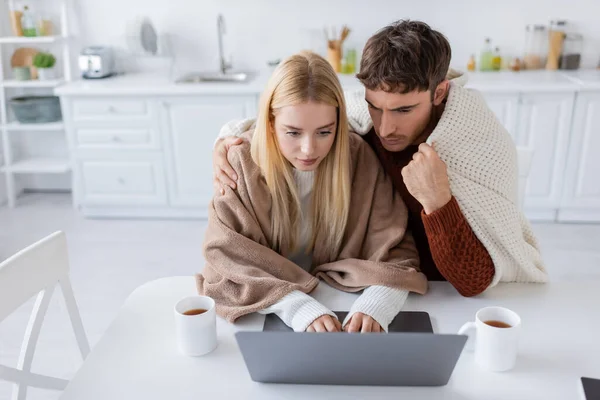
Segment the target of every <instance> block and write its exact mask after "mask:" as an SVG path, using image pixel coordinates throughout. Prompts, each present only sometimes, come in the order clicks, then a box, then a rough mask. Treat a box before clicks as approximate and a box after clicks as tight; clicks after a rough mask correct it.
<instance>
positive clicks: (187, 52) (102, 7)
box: [75, 0, 600, 69]
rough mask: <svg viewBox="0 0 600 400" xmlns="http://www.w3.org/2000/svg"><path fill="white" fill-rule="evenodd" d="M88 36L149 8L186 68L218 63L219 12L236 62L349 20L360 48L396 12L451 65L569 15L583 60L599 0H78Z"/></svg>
mask: <svg viewBox="0 0 600 400" xmlns="http://www.w3.org/2000/svg"><path fill="white" fill-rule="evenodd" d="M75 3H77V7H78V8H79V12H80V15H81V17H82V19H81V21H80V22H81V26H80V27H79V29H80V30H81V32H82V43H83V44H98V43H104V44H110V45H115V46H120V47H123V45H124V34H125V30H126V27H127V23H128V21H131V20H132V19H133V18H134V17H135V16H138V15H145V16H149V17H150V18H151V19H152V20H153V22H154V24H155V25H156V27H157V28H158V29H159V30H160V31H161V32H166V33H168V34H169V35H171V42H172V44H173V46H172V48H173V50H174V52H175V54H176V56H177V57H178V66H179V67H180V68H181V69H189V68H195V69H206V68H213V69H214V68H216V67H217V65H218V64H217V40H216V27H215V25H216V16H217V14H218V13H223V15H224V16H225V20H226V23H227V28H228V37H227V43H226V44H227V45H228V52H230V53H233V56H234V63H235V65H236V67H238V68H249V69H258V68H263V67H264V66H265V63H266V61H267V60H269V59H272V58H278V57H283V56H285V55H287V54H290V53H292V52H295V51H297V50H300V49H303V48H312V49H313V50H316V51H320V52H322V51H324V39H323V36H324V34H323V27H324V25H326V24H329V25H337V26H338V27H339V26H341V25H342V24H347V25H349V26H350V28H351V29H352V30H353V32H352V33H351V35H350V37H349V40H350V42H351V43H353V44H354V45H355V46H356V47H357V48H358V49H359V50H360V49H361V48H362V46H363V45H364V42H365V41H366V39H367V38H368V37H369V36H370V35H371V34H373V33H374V32H375V31H376V30H377V29H379V28H381V27H383V26H384V25H386V24H388V23H389V22H392V21H394V20H397V19H402V18H411V19H419V20H423V21H425V22H428V23H429V24H430V25H431V26H432V27H434V28H435V29H438V30H440V31H441V32H443V33H444V34H445V35H446V36H447V37H448V38H449V40H450V43H451V45H452V49H453V52H454V57H453V61H452V65H453V66H454V67H459V68H464V66H465V64H466V62H467V59H468V56H469V54H471V53H476V52H478V51H479V49H480V48H481V46H482V43H483V40H484V38H485V37H486V36H489V37H491V38H492V39H493V43H494V45H498V46H500V48H501V50H503V51H504V52H507V53H509V54H510V55H513V56H515V55H516V56H518V55H520V53H521V52H522V50H523V45H524V39H525V30H524V27H525V25H526V24H529V23H543V24H547V23H548V21H549V20H551V19H556V18H562V19H567V20H569V21H570V22H572V23H573V24H574V25H576V26H577V28H578V30H579V32H580V33H582V34H583V35H584V38H585V48H584V56H583V60H582V64H583V66H584V67H587V68H592V67H595V66H596V65H597V64H598V61H599V59H600V23H598V21H599V20H598V18H599V16H600V1H599V0H570V1H568V0H455V1H447V0H417V1H398V0H361V1H357V0H343V1H342V0H318V1H317V0H302V1H287V0H195V1H194V0H168V1H165V0H102V1H98V0H76V1H75Z"/></svg>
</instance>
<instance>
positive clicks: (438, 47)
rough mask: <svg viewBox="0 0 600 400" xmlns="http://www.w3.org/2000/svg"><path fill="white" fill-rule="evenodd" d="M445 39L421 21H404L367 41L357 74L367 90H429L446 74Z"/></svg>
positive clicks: (449, 55) (386, 28) (448, 46)
mask: <svg viewBox="0 0 600 400" xmlns="http://www.w3.org/2000/svg"><path fill="white" fill-rule="evenodd" d="M451 56H452V53H451V50H450V43H448V39H446V37H445V36H444V35H442V34H441V33H440V32H438V31H435V30H433V29H431V28H430V27H429V25H427V24H426V23H424V22H420V21H410V20H403V21H397V22H394V23H393V24H391V25H388V26H386V27H385V28H383V29H381V30H380V31H379V32H377V33H376V34H375V35H373V36H371V38H370V39H369V40H368V41H367V44H366V45H365V48H364V50H363V55H362V59H361V62H360V73H358V74H357V75H356V76H357V78H358V79H359V80H360V81H361V82H362V83H363V85H364V86H365V87H366V88H367V89H370V90H384V91H386V92H399V93H409V92H412V91H414V90H418V91H420V92H423V91H426V90H431V91H432V94H433V91H434V90H435V88H436V87H437V85H439V84H440V83H441V82H442V81H443V80H444V79H445V78H446V74H447V73H448V68H449V66H450V58H451Z"/></svg>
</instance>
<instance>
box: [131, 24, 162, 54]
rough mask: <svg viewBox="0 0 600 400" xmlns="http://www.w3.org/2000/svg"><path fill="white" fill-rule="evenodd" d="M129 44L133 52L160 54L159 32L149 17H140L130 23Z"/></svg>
mask: <svg viewBox="0 0 600 400" xmlns="http://www.w3.org/2000/svg"><path fill="white" fill-rule="evenodd" d="M127 45H128V47H129V50H130V51H131V52H132V53H133V54H137V55H145V56H147V55H151V56H154V55H157V54H158V47H159V43H158V34H157V33H156V29H155V28H154V25H152V21H150V19H149V18H147V17H138V18H136V19H135V20H133V21H132V22H130V23H129V24H128V26H127Z"/></svg>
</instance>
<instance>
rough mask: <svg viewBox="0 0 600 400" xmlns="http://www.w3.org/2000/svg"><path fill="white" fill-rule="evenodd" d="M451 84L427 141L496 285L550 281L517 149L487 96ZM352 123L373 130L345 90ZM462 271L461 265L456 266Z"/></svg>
mask: <svg viewBox="0 0 600 400" xmlns="http://www.w3.org/2000/svg"><path fill="white" fill-rule="evenodd" d="M462 83H463V82H462V81H460V80H456V79H454V80H452V81H451V83H450V93H449V95H448V99H447V102H446V107H445V109H444V112H443V114H442V116H441V119H440V121H439V122H438V124H437V126H436V128H435V129H434V131H433V133H432V134H431V136H429V139H427V143H429V144H432V143H433V146H434V148H435V150H436V151H437V152H438V154H439V155H440V158H441V159H442V160H444V162H445V163H446V165H447V166H448V177H449V179H450V189H451V191H452V194H453V195H454V197H455V198H456V200H457V202H458V204H459V206H460V208H461V210H462V212H463V214H464V216H465V218H466V219H467V221H468V223H469V225H470V226H471V228H472V229H473V231H474V232H475V235H476V236H477V237H478V238H479V240H480V241H481V243H482V244H483V245H484V246H485V248H486V249H487V251H488V253H489V254H490V256H491V258H492V260H493V261H494V266H495V268H496V273H495V275H494V280H493V282H492V285H491V286H494V285H496V284H497V283H498V282H546V281H547V278H548V276H547V273H546V270H545V268H544V265H543V262H542V258H541V255H540V251H539V247H538V244H537V241H536V239H535V236H534V235H533V231H532V229H531V226H530V225H529V222H528V221H527V219H526V218H525V216H524V215H523V213H522V212H521V210H520V209H519V206H518V199H517V198H518V171H517V151H516V147H515V145H514V143H513V141H512V139H511V137H510V135H509V134H508V132H507V131H506V129H504V127H503V126H502V125H501V124H500V122H499V121H498V119H497V118H496V117H495V115H494V113H493V112H492V111H491V110H490V109H489V108H488V106H487V105H486V103H485V100H484V99H483V97H482V96H481V95H480V94H479V93H478V92H476V91H473V90H468V89H465V88H463V87H462V85H461V84H462ZM345 95H346V103H347V109H348V116H349V119H350V125H351V127H352V129H353V130H354V131H356V132H357V133H359V134H361V135H364V134H366V133H367V132H369V131H370V130H371V128H372V126H373V123H372V121H371V118H370V116H369V112H368V108H367V104H366V102H365V101H364V90H360V91H352V92H346V93H345ZM253 122H254V120H243V121H239V120H238V121H231V122H229V123H228V124H226V125H225V126H224V127H223V128H222V129H221V133H220V134H219V137H224V136H232V135H236V136H237V135H239V134H241V133H243V132H245V131H246V130H248V129H249V128H251V126H252V125H253ZM457 268H460V266H457Z"/></svg>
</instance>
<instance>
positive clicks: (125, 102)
mask: <svg viewBox="0 0 600 400" xmlns="http://www.w3.org/2000/svg"><path fill="white" fill-rule="evenodd" d="M72 104H73V119H74V120H75V121H89V120H94V121H95V120H107V119H108V120H119V119H125V118H138V119H139V118H144V119H145V118H148V116H149V105H148V102H147V101H146V100H144V99H112V98H111V99H76V100H73V103H72Z"/></svg>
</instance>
